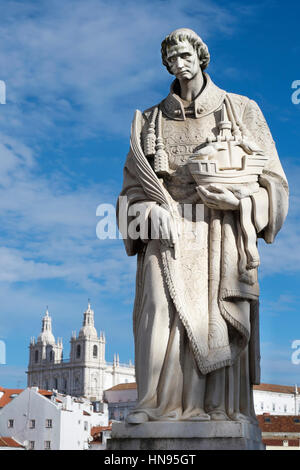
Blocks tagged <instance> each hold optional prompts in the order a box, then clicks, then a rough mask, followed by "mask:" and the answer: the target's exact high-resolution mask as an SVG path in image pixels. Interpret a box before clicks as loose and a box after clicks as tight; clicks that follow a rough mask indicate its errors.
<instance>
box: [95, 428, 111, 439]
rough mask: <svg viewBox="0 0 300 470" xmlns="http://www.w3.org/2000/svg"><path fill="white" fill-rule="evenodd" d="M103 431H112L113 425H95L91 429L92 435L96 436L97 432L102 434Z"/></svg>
mask: <svg viewBox="0 0 300 470" xmlns="http://www.w3.org/2000/svg"><path fill="white" fill-rule="evenodd" d="M102 431H111V425H110V426H94V427H93V428H92V429H91V436H92V437H94V436H96V435H97V434H100V433H101V432H102Z"/></svg>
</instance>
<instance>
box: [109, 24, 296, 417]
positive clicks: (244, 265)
mask: <svg viewBox="0 0 300 470" xmlns="http://www.w3.org/2000/svg"><path fill="white" fill-rule="evenodd" d="M161 53H162V62H163V64H164V65H165V66H166V67H167V69H168V71H169V72H170V73H171V74H172V75H174V76H175V77H176V78H175V80H174V82H173V83H172V85H171V90H170V94H169V95H168V96H167V97H166V98H165V99H164V100H163V101H161V102H160V103H159V104H158V105H155V106H153V107H151V108H149V109H147V110H146V111H144V112H143V113H141V112H139V111H137V112H136V114H135V118H134V121H133V124H132V133H131V148H130V152H129V154H128V156H127V160H126V163H125V168H124V184H123V189H122V192H121V196H122V197H123V199H122V201H123V200H124V197H126V198H127V199H126V201H127V206H126V207H125V206H124V204H123V203H122V204H123V205H122V207H121V199H120V198H119V204H118V208H117V212H118V218H119V227H120V230H121V232H122V233H123V237H124V243H125V247H126V251H127V254H128V255H129V256H133V255H136V254H137V256H138V262H137V277H136V298H135V305H134V314H133V317H134V318H133V321H134V339H135V363H136V380H137V387H138V404H137V406H136V408H135V409H134V410H133V411H132V412H131V413H130V414H129V415H128V417H127V423H131V424H140V423H146V422H148V421H152V422H153V421H168V422H179V421H201V422H203V421H211V422H213V421H218V422H219V421H226V422H229V421H238V422H247V423H252V424H254V425H255V424H256V423H257V421H256V417H255V412H254V407H253V397H252V385H253V384H259V382H260V352H259V310H258V299H259V286H258V280H257V269H258V266H259V253H258V250H257V237H260V238H263V239H264V240H265V241H266V242H267V243H272V242H273V240H274V238H275V236H276V234H277V232H278V231H279V230H280V228H281V226H282V224H283V222H284V220H285V217H286V214H287V208H288V184H287V180H286V177H285V174H284V172H283V169H282V167H281V164H280V161H279V158H278V155H277V151H276V148H275V144H274V141H273V139H272V136H271V133H270V130H269V128H268V125H267V123H266V121H265V119H264V117H263V115H262V113H261V111H260V109H259V107H258V105H257V104H256V103H255V102H254V101H252V100H250V99H249V98H246V97H245V96H240V95H237V94H234V93H227V92H226V91H224V90H222V89H220V88H219V87H218V86H217V85H215V84H214V83H213V81H212V80H211V78H210V77H209V75H208V74H207V73H205V72H204V70H205V69H206V67H207V66H208V64H209V60H210V55H209V52H208V48H207V46H206V45H205V43H204V42H203V41H202V39H201V38H200V37H199V36H198V35H197V34H196V33H195V32H193V31H192V30H190V29H185V28H183V29H178V30H176V31H174V32H172V33H171V34H170V35H169V36H167V37H166V38H165V39H164V41H163V42H162V48H161ZM124 217H126V222H125V223H124ZM136 217H138V220H139V223H136V224H135V225H134V226H135V229H136V230H135V233H137V235H135V236H134V235H133V234H130V233H127V232H126V230H127V229H128V227H129V226H130V224H131V223H134V220H135V218H136ZM121 219H122V220H121ZM142 222H143V224H142ZM142 225H143V227H142ZM129 232H130V231H129ZM203 424H204V423H203Z"/></svg>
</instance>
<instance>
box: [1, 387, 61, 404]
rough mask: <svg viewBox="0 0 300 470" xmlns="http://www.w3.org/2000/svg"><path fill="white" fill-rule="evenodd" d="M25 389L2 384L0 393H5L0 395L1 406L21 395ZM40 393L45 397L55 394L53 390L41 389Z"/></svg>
mask: <svg viewBox="0 0 300 470" xmlns="http://www.w3.org/2000/svg"><path fill="white" fill-rule="evenodd" d="M23 390H24V389H23V388H3V387H1V386H0V395H1V392H2V393H3V395H2V396H0V408H3V406H5V405H7V404H8V403H10V402H11V401H12V400H13V399H14V398H15V397H16V395H20V393H22V392H23ZM39 393H40V394H41V395H44V396H45V397H51V396H52V394H53V392H52V391H51V390H39Z"/></svg>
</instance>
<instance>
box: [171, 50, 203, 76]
mask: <svg viewBox="0 0 300 470" xmlns="http://www.w3.org/2000/svg"><path fill="white" fill-rule="evenodd" d="M167 62H168V64H169V68H170V71H171V73H172V74H173V75H175V77H176V78H178V80H180V79H181V80H182V79H186V80H191V79H192V78H194V77H195V75H197V73H199V72H200V71H201V67H200V62H199V58H198V54H197V52H196V51H195V49H194V48H193V46H192V45H191V44H190V43H189V42H188V41H183V42H179V43H178V44H175V45H174V46H170V47H168V49H167Z"/></svg>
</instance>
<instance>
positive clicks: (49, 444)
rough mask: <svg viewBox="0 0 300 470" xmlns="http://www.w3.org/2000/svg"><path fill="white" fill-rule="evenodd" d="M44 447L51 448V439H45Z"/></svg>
mask: <svg viewBox="0 0 300 470" xmlns="http://www.w3.org/2000/svg"><path fill="white" fill-rule="evenodd" d="M44 449H45V450H50V449H51V441H45V442H44Z"/></svg>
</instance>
